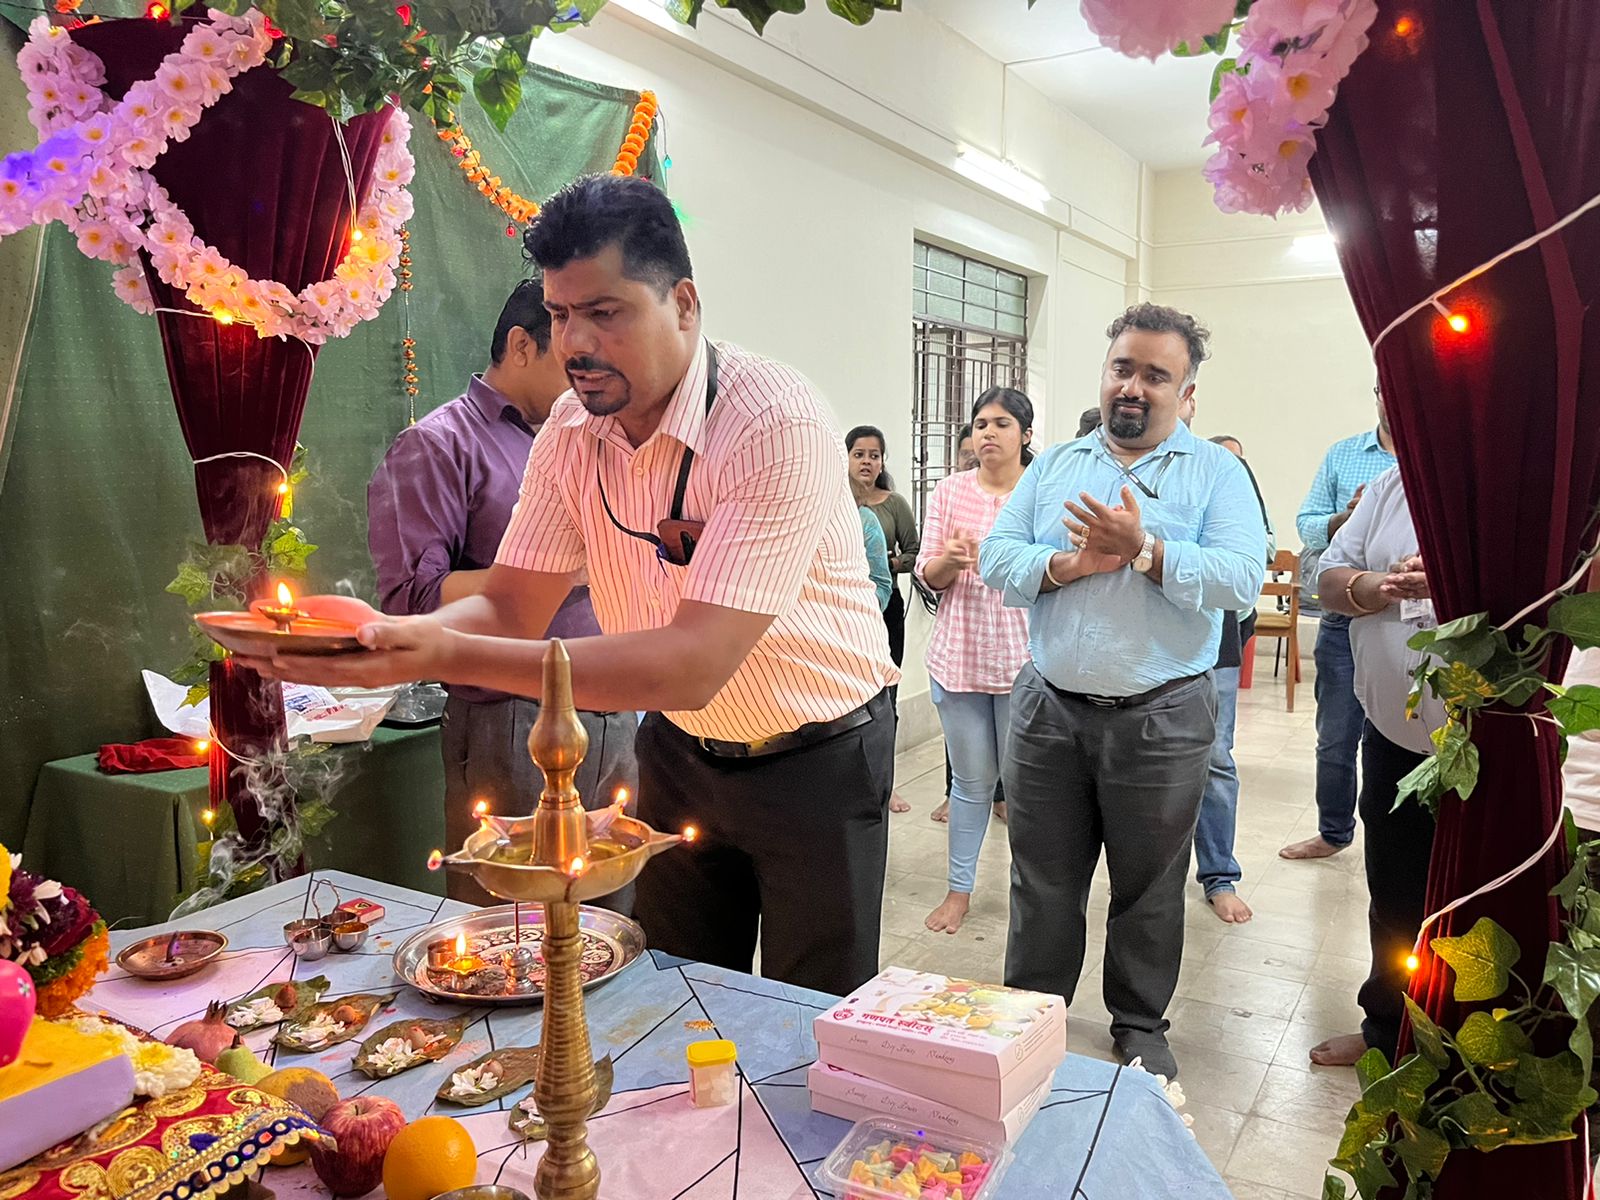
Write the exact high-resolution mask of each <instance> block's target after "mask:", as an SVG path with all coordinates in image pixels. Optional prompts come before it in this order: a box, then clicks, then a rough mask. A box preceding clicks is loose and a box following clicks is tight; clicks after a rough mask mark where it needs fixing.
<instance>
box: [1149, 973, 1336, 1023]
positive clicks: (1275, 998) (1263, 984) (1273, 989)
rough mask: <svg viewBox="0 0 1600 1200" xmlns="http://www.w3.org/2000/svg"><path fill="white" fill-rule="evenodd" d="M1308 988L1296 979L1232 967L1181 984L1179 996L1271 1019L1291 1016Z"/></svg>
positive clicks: (1204, 974)
mask: <svg viewBox="0 0 1600 1200" xmlns="http://www.w3.org/2000/svg"><path fill="white" fill-rule="evenodd" d="M1304 988H1305V985H1304V984H1302V983H1299V982H1298V981H1296V980H1292V979H1269V978H1267V977H1266V976H1264V975H1250V974H1247V973H1246V972H1244V971H1236V970H1234V969H1233V968H1231V967H1208V968H1207V969H1206V970H1205V971H1204V972H1202V973H1201V974H1200V975H1199V976H1198V977H1197V978H1194V979H1190V980H1187V981H1185V982H1184V983H1182V984H1180V985H1179V993H1178V994H1179V995H1181V996H1183V997H1185V998H1186V999H1189V1000H1204V1001H1205V1002H1206V1003H1207V1004H1216V1005H1221V1006H1224V1007H1228V1008H1244V1009H1248V1010H1249V1011H1251V1012H1257V1013H1261V1014H1262V1015H1264V1016H1268V1017H1282V1018H1287V1017H1289V1016H1291V1015H1292V1014H1293V1013H1294V1011H1295V1008H1296V1006H1297V1005H1298V1003H1299V1001H1300V993H1301V992H1302V991H1303V990H1304Z"/></svg>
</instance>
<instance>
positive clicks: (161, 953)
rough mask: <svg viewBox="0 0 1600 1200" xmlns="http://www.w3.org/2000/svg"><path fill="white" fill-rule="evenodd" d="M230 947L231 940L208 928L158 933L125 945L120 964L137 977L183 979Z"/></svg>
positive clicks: (214, 959)
mask: <svg viewBox="0 0 1600 1200" xmlns="http://www.w3.org/2000/svg"><path fill="white" fill-rule="evenodd" d="M227 948H228V939H227V938H226V937H224V936H223V935H222V934H220V933H213V932H212V931H211V930H209V929H188V930H182V931H180V932H178V933H159V934H157V935H156V936H155V937H148V938H145V939H144V940H143V941H139V942H134V943H133V945H131V946H126V947H124V948H123V950H122V953H120V954H118V955H117V966H119V967H121V968H122V969H123V970H124V971H126V972H127V973H128V974H129V975H132V976H133V977H134V978H136V979H152V980H164V979H182V978H183V977H184V976H186V975H193V974H194V973H195V972H196V971H198V970H200V968H202V967H204V966H205V965H207V964H208V963H211V962H214V961H216V958H217V956H218V955H219V954H221V953H222V952H223V951H224V950H226V949H227Z"/></svg>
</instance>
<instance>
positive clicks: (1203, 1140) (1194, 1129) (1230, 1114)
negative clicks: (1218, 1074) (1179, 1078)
mask: <svg viewBox="0 0 1600 1200" xmlns="http://www.w3.org/2000/svg"><path fill="white" fill-rule="evenodd" d="M1185 1095H1187V1093H1185ZM1179 1111H1180V1112H1182V1113H1184V1114H1185V1115H1186V1116H1189V1117H1191V1118H1193V1120H1194V1124H1193V1125H1192V1126H1191V1127H1190V1132H1191V1133H1193V1134H1194V1138H1195V1141H1197V1142H1199V1143H1200V1149H1202V1150H1204V1151H1205V1152H1206V1157H1207V1158H1209V1159H1210V1160H1211V1161H1212V1162H1214V1163H1219V1162H1227V1161H1228V1155H1230V1154H1232V1153H1233V1147H1234V1143H1236V1142H1237V1141H1238V1140H1239V1131H1240V1130H1241V1129H1243V1128H1244V1123H1245V1116H1244V1114H1243V1113H1236V1112H1234V1111H1232V1110H1231V1109H1226V1108H1220V1107H1218V1106H1217V1105H1215V1104H1201V1103H1200V1102H1199V1101H1197V1100H1188V1101H1186V1102H1185V1104H1184V1106H1183V1108H1181V1109H1180V1110H1179ZM1234 1200H1238V1198H1237V1197H1235V1198H1234Z"/></svg>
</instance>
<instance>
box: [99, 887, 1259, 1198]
mask: <svg viewBox="0 0 1600 1200" xmlns="http://www.w3.org/2000/svg"><path fill="white" fill-rule="evenodd" d="M320 880H328V881H331V882H332V883H333V884H335V885H336V886H337V888H338V890H339V891H340V892H341V893H342V894H343V895H344V896H345V897H346V898H352V897H356V896H363V897H366V898H368V899H370V900H374V901H377V902H378V903H380V904H382V905H383V906H384V907H385V910H386V914H385V917H384V919H383V921H382V922H381V923H380V924H379V925H377V926H376V927H375V929H374V930H373V933H372V936H371V937H370V938H369V939H368V941H367V943H366V945H365V946H364V947H362V948H361V949H360V950H358V951H356V952H354V953H350V954H339V953H333V954H329V955H328V956H327V957H326V958H323V959H320V960H317V961H315V962H311V963H306V964H300V963H298V962H297V960H296V959H295V958H294V957H293V956H292V955H291V954H290V953H289V951H288V950H287V949H286V948H285V946H284V943H283V936H282V927H283V925H284V923H285V922H287V921H290V920H294V919H296V918H298V917H300V916H302V915H304V914H305V913H306V912H307V910H308V908H309V907H310V893H311V889H312V887H313V885H314V884H315V883H316V882H318V881H320ZM326 893H327V889H326V888H323V889H322V894H324V895H325V894H326ZM464 911H467V906H466V905H463V904H459V903H457V902H455V901H445V900H440V899H438V898H436V897H434V896H430V895H426V894H424V893H421V892H416V891H410V890H406V889H403V888H397V887H393V886H390V885H387V884H382V883H377V882H374V881H372V880H370V879H363V878H360V877H358V876H354V875H347V874H344V873H342V872H337V871H326V872H318V873H316V874H315V875H313V876H308V877H305V878H301V879H295V880H290V881H288V882H285V883H280V884H276V885H274V886H273V887H270V888H267V889H265V890H263V891H261V892H258V893H256V894H254V895H251V896H246V897H242V898H240V899H237V900H230V901H227V902H226V903H223V904H220V905H217V906H216V907H215V908H211V909H208V910H206V911H205V912H203V913H198V914H195V916H193V917H191V918H189V920H188V921H187V922H186V927H189V928H195V927H204V928H210V929H216V930H220V931H222V932H223V933H225V934H226V935H227V936H228V939H229V943H230V944H229V946H228V949H227V951H226V953H225V955H224V956H223V958H222V959H221V960H219V961H218V962H217V963H215V964H213V965H211V966H209V967H207V968H206V969H205V970H204V971H202V972H201V973H200V974H198V975H195V976H192V977H190V978H188V979H182V980H178V981H176V982H171V983H166V984H155V983H145V982H142V981H140V980H137V979H133V978H130V977H128V976H126V975H124V974H122V973H121V972H120V971H119V970H117V968H115V967H113V968H112V969H111V971H110V972H109V973H108V974H107V975H106V976H105V977H103V978H102V979H101V980H100V982H99V984H98V986H96V987H95V989H94V990H93V991H91V992H90V993H89V994H88V996H86V997H85V998H84V999H83V1000H82V1001H81V1002H80V1005H79V1006H80V1007H81V1008H82V1009H84V1011H86V1012H103V1013H107V1014H110V1015H111V1016H114V1017H117V1018H119V1019H121V1020H123V1021H125V1022H127V1023H128V1024H130V1025H134V1026H137V1027H139V1028H143V1029H146V1030H149V1031H151V1032H153V1033H155V1034H156V1035H157V1036H161V1035H164V1034H166V1033H167V1032H169V1031H170V1030H171V1029H172V1028H173V1027H174V1026H176V1025H177V1024H179V1023H180V1022H182V1021H184V1020H187V1019H189V1018H191V1017H193V1016H195V1015H196V1014H197V1013H199V1012H201V1011H202V1010H203V1009H204V1008H205V1006H206V1002H207V1001H209V1000H212V999H233V998H237V997H240V996H243V995H246V994H248V993H250V992H252V991H254V990H256V989H257V988H259V987H262V986H264V985H265V984H266V983H268V982H272V981H278V980H286V979H290V978H293V977H299V978H307V977H310V976H312V975H325V976H327V977H328V979H329V980H330V981H331V984H332V986H331V987H330V989H329V991H328V992H327V998H332V997H335V996H339V995H343V994H347V993H353V992H377V993H386V992H390V991H395V990H398V991H399V993H400V994H399V996H398V998H397V999H396V1000H395V1001H394V1003H393V1005H392V1007H391V1010H390V1011H387V1012H382V1013H379V1014H378V1015H377V1016H375V1017H374V1018H373V1026H372V1028H376V1027H377V1026H379V1025H380V1024H383V1023H387V1022H389V1021H394V1020H399V1019H404V1018H406V1017H420V1018H433V1019H437V1018H448V1017H453V1016H456V1015H459V1014H461V1013H468V1014H470V1015H471V1016H473V1017H474V1018H475V1020H474V1021H473V1023H472V1025H471V1026H470V1027H469V1028H468V1030H467V1033H466V1036H465V1038H464V1039H463V1040H462V1042H461V1043H460V1044H459V1045H458V1046H456V1047H455V1049H454V1050H453V1051H452V1052H451V1053H450V1054H449V1056H448V1057H446V1058H445V1059H443V1060H442V1061H440V1062H437V1063H429V1064H425V1065H423V1066H419V1067H416V1068H413V1069H411V1070H409V1071H406V1072H403V1073H402V1074H400V1075H397V1076H394V1077H392V1078H390V1079H386V1080H380V1081H374V1080H370V1079H368V1078H366V1077H365V1076H363V1075H360V1074H358V1073H356V1072H355V1071H354V1070H353V1068H352V1066H351V1061H352V1058H353V1057H354V1054H355V1051H356V1049H357V1046H358V1045H359V1040H357V1041H352V1042H346V1043H344V1044H342V1045H337V1046H334V1047H332V1048H331V1049H329V1050H327V1051H323V1052H313V1053H309V1054H292V1053H289V1052H287V1051H284V1050H281V1049H278V1048H276V1047H272V1048H271V1052H270V1053H269V1052H268V1050H269V1048H268V1039H269V1038H270V1036H271V1031H270V1030H263V1031H258V1032H257V1033H254V1034H251V1035H249V1036H248V1038H247V1040H248V1041H249V1042H250V1044H251V1045H252V1046H253V1047H255V1048H256V1050H257V1052H258V1053H261V1054H262V1055H263V1057H267V1058H268V1060H269V1061H272V1062H274V1063H275V1065H277V1066H280V1067H281V1066H286V1065H303V1066H309V1067H312V1068H313V1069H315V1070H318V1071H321V1072H322V1073H323V1074H325V1075H327V1076H328V1077H329V1078H330V1079H332V1080H333V1082H334V1084H335V1086H336V1087H338V1089H339V1091H340V1094H341V1095H342V1096H344V1097H346V1098H349V1097H350V1096H353V1095H356V1094H358V1093H365V1094H368V1095H381V1096H387V1097H388V1098H390V1099H391V1100H393V1101H395V1103H397V1104H398V1105H399V1106H400V1107H401V1108H402V1109H403V1110H404V1111H405V1113H406V1115H407V1116H408V1117H410V1118H412V1119H415V1118H417V1117H420V1116H423V1115H424V1114H437V1113H444V1114H446V1115H449V1116H452V1117H456V1118H457V1119H459V1120H460V1121H461V1123H462V1124H463V1125H464V1126H465V1127H466V1128H467V1130H468V1131H469V1132H470V1133H471V1135H472V1138H473V1140H474V1143H475V1144H476V1146H477V1149H478V1164H479V1166H478V1180H479V1182H483V1183H489V1182H499V1183H502V1184H506V1185H509V1186H512V1187H516V1188H519V1189H521V1190H522V1191H524V1192H526V1193H528V1194H529V1195H532V1194H533V1191H534V1188H533V1173H534V1169H535V1167H536V1166H537V1164H538V1159H539V1155H540V1154H541V1153H542V1152H543V1146H542V1145H540V1144H534V1145H531V1146H528V1147H526V1148H525V1147H524V1146H523V1144H522V1143H521V1142H520V1141H519V1139H518V1138H517V1136H516V1135H515V1134H512V1133H511V1132H510V1131H509V1129H508V1127H507V1118H508V1110H509V1109H510V1108H511V1107H512V1106H513V1105H514V1104H515V1103H516V1101H517V1100H519V1099H521V1098H522V1096H523V1095H524V1094H525V1092H526V1090H528V1089H524V1091H523V1092H516V1093H512V1095H510V1096H508V1097H506V1098H505V1099H504V1100H502V1101H499V1102H497V1103H494V1104H490V1105H487V1106H485V1107H484V1108H481V1109H464V1108H458V1107H456V1106H454V1105H451V1104H448V1103H440V1102H439V1101H437V1100H436V1099H435V1093H436V1092H437V1091H438V1090H439V1088H440V1086H441V1085H442V1084H444V1083H445V1082H446V1081H447V1080H448V1079H449V1077H450V1074H451V1072H452V1071H454V1070H456V1069H458V1068H459V1067H461V1066H463V1065H464V1064H466V1063H467V1062H469V1061H471V1060H472V1059H474V1058H476V1057H477V1056H479V1055H481V1054H483V1053H485V1052H487V1051H489V1050H491V1049H495V1048H498V1049H506V1048H509V1047H513V1046H535V1045H537V1044H538V1039H539V1030H540V1013H541V1010H540V1009H539V1008H538V1007H536V1006H535V1007H502V1008H487V1007H479V1008H476V1009H474V1008H468V1007H462V1006H457V1005H451V1004H436V1003H433V1002H431V1001H430V1000H429V999H428V998H427V997H425V996H424V995H423V994H421V993H419V992H416V991H413V990H411V989H409V988H407V987H405V986H404V985H403V984H402V983H401V982H400V981H399V979H397V978H396V976H395V974H394V972H393V970H392V966H391V956H392V954H393V951H394V949H395V948H396V947H397V946H398V945H399V943H400V942H402V941H404V940H405V939H406V938H407V937H409V936H410V935H411V934H412V933H413V932H415V931H416V930H417V929H419V928H421V927H422V926H425V925H427V924H429V923H430V922H432V921H434V920H435V919H437V918H438V917H440V916H447V915H452V914H454V913H459V912H464ZM166 928H175V926H162V927H157V928H154V929H141V930H128V931H121V932H117V933H113V935H112V949H113V953H115V951H116V950H117V949H120V948H121V947H122V946H123V945H126V944H127V943H129V942H130V941H133V940H136V939H139V938H142V937H146V936H149V935H150V934H151V933H154V932H158V931H159V930H161V929H166ZM831 1004H832V1000H831V999H830V998H829V997H827V996H824V995H821V994H819V993H816V992H811V991H806V990H803V989H800V988H795V987H790V986H788V985H785V984H782V983H775V982H772V981H770V980H765V979H758V978H755V977H752V976H749V975H743V974H739V973H736V972H733V971H728V970H723V969H721V968H718V967H712V966H707V965H705V964H702V963H696V962H688V961H684V960H682V959H675V958H671V957H669V956H667V955H664V954H660V953H658V952H654V951H646V952H645V953H644V954H643V955H641V956H640V957H639V958H638V959H637V960H636V961H635V962H634V963H633V964H632V966H630V967H628V968H627V969H626V970H624V971H623V972H622V973H620V974H619V975H617V976H615V977H613V978H611V979H609V980H607V981H606V982H604V983H602V984H600V985H599V986H598V987H596V988H595V989H594V990H592V991H590V993H589V995H588V1000H587V1006H588V1017H589V1025H590V1029H591V1032H592V1036H593V1040H594V1053H595V1054H596V1056H599V1055H602V1054H609V1055H610V1056H611V1059H612V1061H613V1064H614V1069H615V1086H614V1088H613V1091H612V1095H611V1100H610V1102H609V1103H608V1104H607V1105H606V1107H605V1108H604V1109H602V1110H601V1111H600V1112H599V1113H598V1114H597V1115H595V1116H593V1117H591V1118H590V1119H589V1142H590V1145H591V1146H593V1147H594V1149H595V1152H596V1153H597V1154H598V1155H599V1159H600V1164H601V1170H602V1184H601V1187H602V1192H603V1195H604V1197H605V1200H647V1198H648V1200H677V1198H680V1197H681V1198H693V1200H712V1198H714V1197H715V1198H727V1200H734V1198H736V1197H741V1196H742V1197H746V1198H747V1200H810V1198H811V1197H813V1196H816V1195H826V1193H824V1192H819V1191H818V1190H816V1188H815V1187H814V1184H813V1180H812V1172H813V1171H814V1169H815V1168H816V1166H817V1165H818V1164H819V1163H820V1162H821V1161H822V1160H823V1159H824V1158H825V1157H826V1156H827V1155H828V1154H829V1153H830V1152H831V1151H832V1150H833V1149H834V1147H835V1146H836V1145H837V1144H838V1143H839V1141H840V1140H841V1139H842V1138H843V1136H844V1134H845V1132H846V1131H847V1130H848V1129H849V1125H848V1123H847V1122H845V1121H841V1120H837V1119H835V1118H833V1117H828V1116H820V1115H815V1114H813V1113H812V1112H811V1110H810V1105H809V1102H808V1098H807V1091H806V1082H805V1077H806V1068H807V1067H808V1066H809V1065H810V1063H811V1062H812V1061H813V1060H814V1059H815V1058H816V1055H817V1044H816V1042H815V1041H814V1040H813V1038H812V1036H811V1023H812V1019H813V1018H814V1017H815V1016H816V1015H817V1014H818V1013H821V1012H823V1011H825V1010H826V1009H827V1008H828V1007H829V1006H830V1005H831ZM708 1037H722V1038H728V1039H730V1040H732V1041H733V1042H735V1043H736V1044H737V1046H738V1053H739V1058H738V1070H739V1080H738V1100H737V1102H736V1103H735V1104H732V1105H729V1106H727V1107H723V1108H699V1109H697V1108H694V1107H692V1106H691V1104H690V1103H689V1096H688V1082H687V1080H688V1071H687V1067H686V1065H685V1060H684V1048H685V1047H686V1046H687V1045H688V1043H690V1042H692V1041H698V1040H701V1039H703V1038H708ZM1015 1152H1016V1161H1015V1162H1014V1163H1013V1164H1012V1165H1011V1168H1010V1170H1009V1172H1008V1173H1007V1175H1006V1177H1005V1179H1004V1180H1003V1182H1002V1183H1001V1186H1000V1188H999V1191H998V1193H997V1195H998V1196H999V1197H1000V1200H1047V1198H1048V1200H1074V1198H1079V1200H1081V1198H1089V1200H1167V1198H1169V1197H1176V1196H1182V1197H1184V1198H1185V1200H1229V1193H1228V1190H1227V1188H1226V1187H1225V1186H1224V1185H1223V1183H1222V1181H1221V1179H1220V1178H1219V1177H1218V1176H1217V1173H1216V1171H1215V1170H1214V1169H1213V1168H1212V1166H1211V1164H1210V1163H1209V1162H1208V1161H1207V1160H1206V1156H1205V1155H1204V1153H1202V1151H1201V1150H1200V1147H1199V1145H1198V1144H1197V1143H1196V1142H1195V1140H1194V1138H1193V1137H1192V1136H1191V1135H1190V1133H1189V1131H1188V1130H1187V1129H1186V1128H1185V1127H1184V1125H1183V1122H1182V1121H1181V1119H1180V1118H1179V1116H1178V1114H1177V1113H1176V1112H1175V1111H1174V1110H1173V1109H1172V1107H1171V1105H1169V1104H1168V1103H1167V1100H1166V1098H1165V1097H1164V1096H1163V1094H1162V1092H1161V1089H1160V1088H1159V1087H1158V1086H1157V1084H1156V1081H1155V1079H1154V1078H1153V1077H1152V1076H1150V1075H1146V1074H1145V1073H1144V1072H1142V1071H1138V1070H1128V1069H1125V1068H1121V1067H1118V1066H1116V1065H1115V1064H1112V1063H1105V1062H1099V1061H1097V1060H1094V1059H1088V1058H1082V1057H1079V1056H1077V1055H1069V1056H1068V1058H1067V1060H1066V1062H1064V1063H1063V1064H1062V1066H1061V1068H1060V1069H1059V1070H1058V1071H1057V1073H1056V1076H1055V1079H1054V1082H1053V1083H1052V1085H1051V1093H1050V1096H1049V1098H1048V1100H1047V1101H1046V1102H1045V1104H1044V1106H1043V1109H1042V1111H1041V1112H1040V1113H1039V1115H1038V1116H1037V1117H1036V1118H1035V1119H1034V1121H1033V1123H1032V1124H1031V1125H1030V1126H1029V1127H1028V1128H1027V1130H1026V1131H1025V1132H1024V1134H1023V1136H1022V1137H1021V1138H1020V1139H1019V1140H1018V1141H1017V1143H1016V1145H1015ZM262 1182H263V1183H264V1184H265V1185H266V1186H267V1187H269V1188H271V1189H272V1191H273V1192H274V1193H276V1195H277V1196H279V1197H282V1198H289V1197H309V1196H326V1195H328V1192H327V1190H326V1189H325V1188H324V1187H323V1185H322V1184H321V1182H320V1181H319V1180H318V1179H317V1177H316V1175H315V1173H314V1172H313V1171H312V1169H311V1167H310V1166H309V1165H303V1166H297V1167H290V1168H270V1167H269V1168H268V1169H267V1170H266V1171H265V1172H264V1174H263V1176H262ZM380 1194H381V1192H380V1193H374V1195H380Z"/></svg>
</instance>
